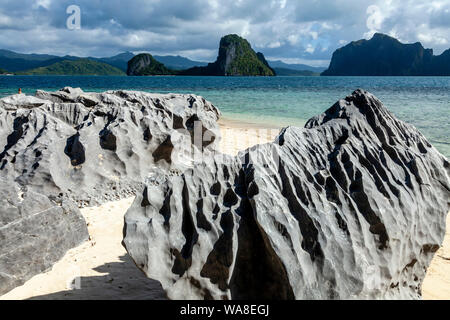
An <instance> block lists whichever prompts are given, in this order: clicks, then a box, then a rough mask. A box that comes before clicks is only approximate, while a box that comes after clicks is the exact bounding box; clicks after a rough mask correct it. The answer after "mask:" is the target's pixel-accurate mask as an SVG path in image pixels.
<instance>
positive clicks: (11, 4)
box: [0, 0, 450, 66]
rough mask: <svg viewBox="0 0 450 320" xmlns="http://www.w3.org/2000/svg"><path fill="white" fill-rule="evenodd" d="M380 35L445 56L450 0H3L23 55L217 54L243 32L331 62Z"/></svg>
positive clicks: (282, 49)
mask: <svg viewBox="0 0 450 320" xmlns="http://www.w3.org/2000/svg"><path fill="white" fill-rule="evenodd" d="M74 5H75V6H77V7H78V8H79V12H80V15H79V17H80V19H79V20H77V19H76V18H77V17H78V16H77V15H76V13H77V12H76V11H73V10H72V9H71V10H68V8H69V7H70V6H72V7H73V6H74ZM72 7H71V8H72ZM69 9H70V8H69ZM68 20H69V21H68ZM78 22H79V23H78ZM375 32H382V33H385V34H388V35H391V36H394V37H396V38H397V39H399V40H400V41H402V42H405V43H413V42H417V41H420V42H421V43H422V44H423V45H424V47H426V48H432V49H434V52H435V54H440V53H442V51H444V50H446V49H448V48H450V43H449V42H450V0H384V1H377V0H371V1H366V0H189V1H187V0H126V1H123V0H121V1H119V0H78V1H76V0H1V1H0V48H2V49H9V50H13V51H17V52H23V53H48V54H55V55H66V54H70V55H78V56H96V57H104V56H112V55H115V54H118V53H121V52H124V51H132V52H134V53H138V52H150V53H152V54H154V55H182V56H185V57H188V58H190V59H193V60H198V61H214V60H215V58H216V56H217V50H218V43H219V41H220V38H221V37H222V36H224V35H226V34H230V33H236V34H238V35H240V36H242V37H244V38H246V39H247V40H249V42H250V43H251V44H252V47H253V48H254V49H255V50H256V51H261V52H263V53H264V55H265V56H266V58H268V59H270V60H282V61H284V62H287V63H306V64H309V65H313V66H327V65H328V63H329V61H330V59H331V56H332V54H333V52H334V50H336V49H337V48H339V47H342V46H343V45H345V44H347V43H349V42H351V41H353V40H358V39H363V38H366V39H369V38H370V37H371V36H372V35H373V34H374V33H375Z"/></svg>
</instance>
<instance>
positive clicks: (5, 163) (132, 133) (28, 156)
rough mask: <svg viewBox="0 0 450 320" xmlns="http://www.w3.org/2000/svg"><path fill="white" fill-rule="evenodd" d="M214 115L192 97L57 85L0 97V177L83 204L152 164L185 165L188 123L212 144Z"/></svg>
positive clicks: (122, 191)
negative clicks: (91, 90)
mask: <svg viewBox="0 0 450 320" xmlns="http://www.w3.org/2000/svg"><path fill="white" fill-rule="evenodd" d="M31 102H32V103H33V104H30V103H31ZM38 102H39V103H38ZM14 105H16V106H23V105H27V107H26V108H23V107H20V108H17V110H16V109H15V108H14V107H13V106H14ZM1 106H4V107H3V108H1ZM5 106H7V108H6V107H5ZM33 106H34V107H33ZM218 117H219V111H218V110H217V109H216V108H215V107H214V106H213V105H212V104H211V103H209V102H207V101H206V100H205V99H203V98H201V97H198V96H195V95H180V94H167V95H160V94H150V93H144V92H133V91H109V92H105V93H84V92H83V91H82V90H81V89H73V88H64V89H63V90H60V91H57V92H44V91H37V93H36V97H35V98H33V99H31V98H30V97H27V96H25V95H17V96H15V97H13V98H12V97H8V98H4V99H0V119H1V120H0V151H1V152H0V178H3V179H5V180H15V181H17V182H18V183H19V184H20V185H21V186H27V187H28V189H29V190H35V191H39V192H40V193H43V194H45V195H48V196H50V197H51V198H52V199H55V200H58V199H62V198H70V199H73V200H75V201H77V202H78V203H80V204H81V205H83V206H84V205H95V204H98V203H101V202H104V201H108V200H116V199H118V198H120V197H125V196H130V195H132V194H134V192H135V190H136V189H137V188H140V186H141V181H142V180H143V179H144V178H145V176H146V175H147V172H148V171H150V170H151V169H152V168H154V167H155V166H157V167H159V168H164V169H165V170H184V168H185V167H186V166H189V163H190V161H191V158H192V154H193V152H192V148H193V146H192V142H193V141H194V138H195V137H194V128H195V126H196V125H198V126H199V127H200V128H202V130H201V132H202V133H203V134H204V135H205V136H209V138H210V141H207V142H205V143H204V147H208V148H212V147H213V146H214V144H215V140H216V138H217V137H218V132H219V129H218V125H217V123H216V121H217V119H218ZM200 148H201V147H200ZM58 201H59V200H58Z"/></svg>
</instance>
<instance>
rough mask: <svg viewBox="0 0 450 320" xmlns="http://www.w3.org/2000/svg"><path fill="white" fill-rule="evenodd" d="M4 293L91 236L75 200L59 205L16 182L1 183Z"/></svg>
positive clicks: (0, 262) (0, 249) (0, 283)
mask: <svg viewBox="0 0 450 320" xmlns="http://www.w3.org/2000/svg"><path fill="white" fill-rule="evenodd" d="M0 198H1V200H0V244H1V245H0V295H2V294H4V293H6V292H8V291H9V290H11V289H13V288H15V287H17V286H20V285H22V284H23V283H24V282H25V281H27V280H28V279H30V278H31V277H32V276H34V275H36V274H39V273H41V272H44V271H46V270H47V269H48V268H50V267H51V266H52V265H53V264H54V263H55V262H56V261H58V260H59V259H61V258H62V257H63V256H64V254H65V253H66V252H67V250H69V249H71V248H73V247H75V246H77V245H79V244H81V243H82V242H83V241H84V240H87V238H88V236H89V235H88V231H87V228H86V222H85V221H84V219H83V217H82V215H81V214H80V211H79V210H78V207H77V206H76V205H75V203H73V202H71V201H63V202H62V203H60V204H58V205H57V204H55V203H54V202H52V201H50V200H49V199H48V198H47V197H46V196H44V195H42V194H39V193H36V192H31V191H30V192H26V193H23V192H21V191H20V187H18V186H17V185H15V184H14V182H3V183H2V185H1V186H0Z"/></svg>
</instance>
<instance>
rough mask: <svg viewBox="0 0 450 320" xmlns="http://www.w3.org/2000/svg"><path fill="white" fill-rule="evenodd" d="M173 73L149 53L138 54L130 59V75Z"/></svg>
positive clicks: (128, 71)
mask: <svg viewBox="0 0 450 320" xmlns="http://www.w3.org/2000/svg"><path fill="white" fill-rule="evenodd" d="M173 73H174V72H173V71H172V70H169V69H168V68H166V67H165V66H164V64H162V63H161V62H159V61H157V60H156V59H155V58H153V56H152V55H151V54H148V53H141V54H138V55H137V56H135V57H133V58H132V59H131V60H130V61H128V69H127V75H129V76H152V75H171V74H173Z"/></svg>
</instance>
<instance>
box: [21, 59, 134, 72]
mask: <svg viewBox="0 0 450 320" xmlns="http://www.w3.org/2000/svg"><path fill="white" fill-rule="evenodd" d="M16 74H18V75H97V76H123V75H125V72H123V71H122V70H120V69H118V68H116V67H113V66H112V65H109V64H107V63H103V62H98V61H93V60H89V59H79V60H73V61H71V60H64V61H61V62H57V63H54V64H51V65H49V66H46V67H39V68H36V69H31V70H27V71H22V72H17V73H16Z"/></svg>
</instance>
